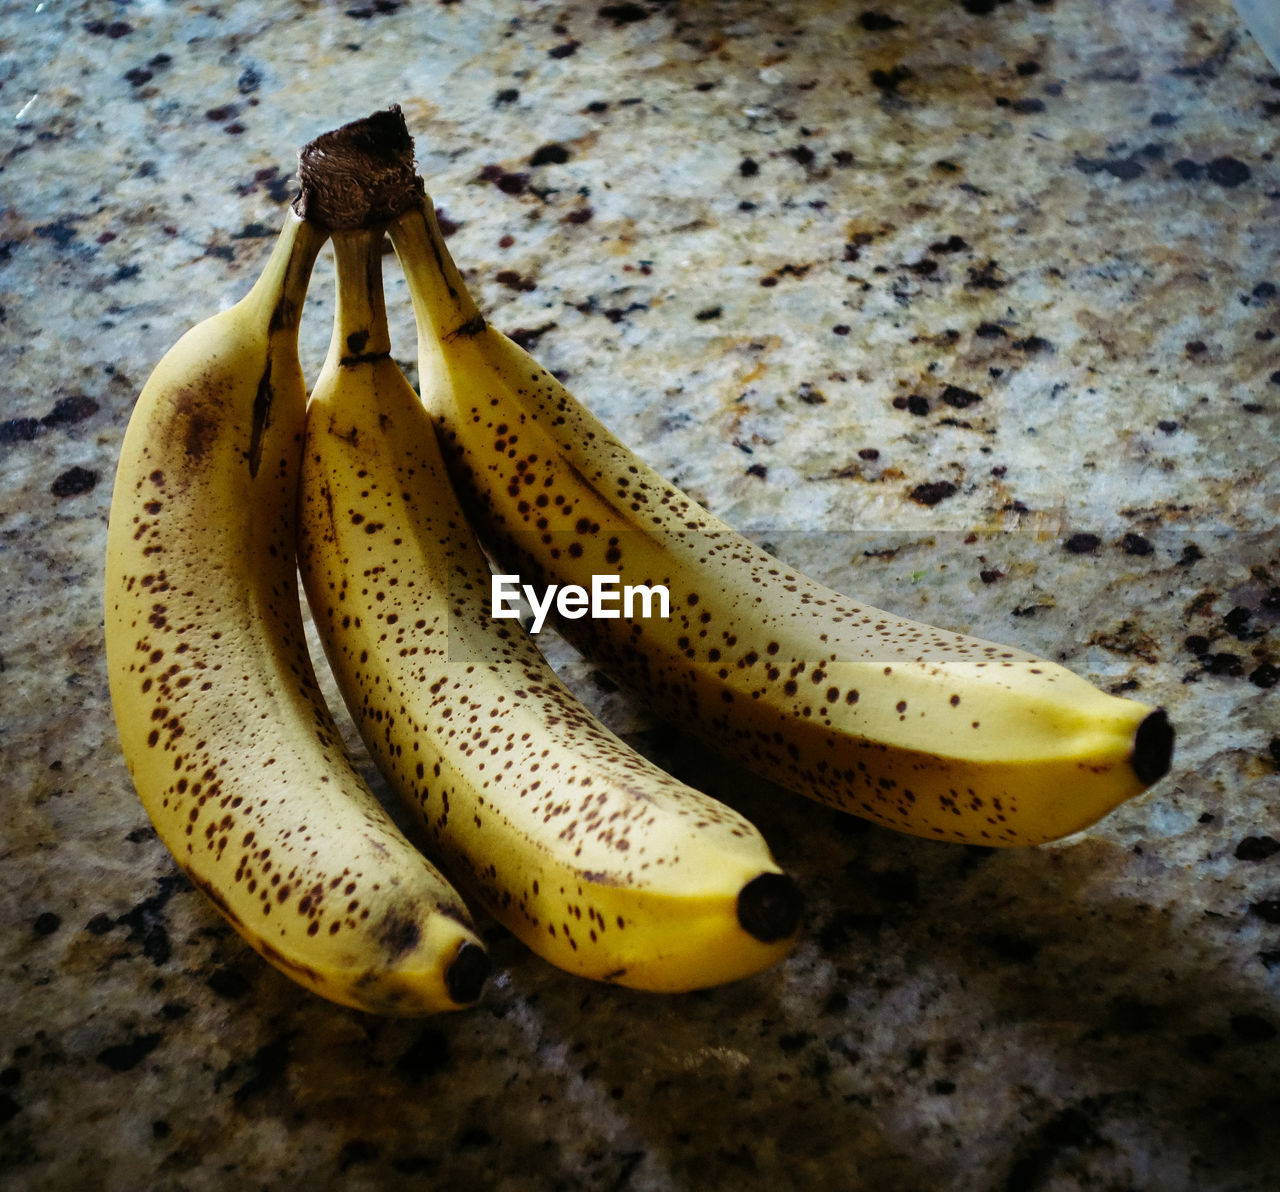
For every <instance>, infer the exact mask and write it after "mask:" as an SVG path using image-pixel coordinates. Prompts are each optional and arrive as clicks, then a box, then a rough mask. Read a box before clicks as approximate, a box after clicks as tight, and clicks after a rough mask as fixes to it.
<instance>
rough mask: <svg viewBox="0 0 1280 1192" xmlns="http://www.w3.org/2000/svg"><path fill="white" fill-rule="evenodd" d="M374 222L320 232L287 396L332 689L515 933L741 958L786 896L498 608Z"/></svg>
mask: <svg viewBox="0 0 1280 1192" xmlns="http://www.w3.org/2000/svg"><path fill="white" fill-rule="evenodd" d="M383 238H384V229H383V228H382V227H381V226H379V227H375V228H373V229H372V230H370V231H363V232H360V231H352V232H339V231H335V232H334V233H333V244H334V251H335V255H336V260H337V278H338V285H337V290H338V293H337V313H336V315H335V321H334V333H333V339H332V342H331V345H330V349H329V354H328V357H327V359H326V361H325V364H324V367H323V369H322V370H321V373H320V375H319V377H318V378H317V380H316V383H315V385H314V386H313V388H312V393H311V398H310V402H309V404H308V409H307V433H306V448H305V452H304V462H303V471H302V483H301V494H302V496H301V529H300V537H299V563H300V570H301V573H302V577H303V582H304V584H305V586H306V591H307V597H308V602H309V603H310V605H311V609H312V612H313V615H314V618H315V622H316V625H317V628H318V630H319V633H320V637H321V640H322V641H323V643H324V646H325V650H326V652H327V654H328V657H329V662H330V665H331V668H332V670H333V672H334V674H335V676H336V678H337V682H338V685H339V687H340V689H341V690H342V692H343V695H344V698H345V699H346V702H347V705H348V707H349V708H350V710H351V712H352V715H353V717H354V719H355V721H356V724H357V725H358V727H359V729H360V732H361V733H362V735H363V737H364V739H365V742H366V743H367V745H368V747H369V750H370V752H371V753H372V755H373V756H374V757H375V758H376V760H377V762H378V764H379V766H380V768H381V769H382V771H383V773H384V774H385V775H386V777H387V778H388V780H389V781H390V783H391V784H392V786H394V787H395V788H396V789H397V790H398V791H399V792H400V793H401V795H402V796H403V797H404V799H405V800H406V802H407V803H408V805H409V806H410V807H411V808H413V809H414V810H415V811H416V813H417V814H418V815H419V816H420V818H421V820H422V822H423V824H424V825H425V828H426V830H427V832H428V833H429V835H430V837H431V840H432V841H433V842H434V845H435V846H436V849H437V850H438V853H439V854H440V856H441V857H442V859H443V863H444V864H445V865H446V867H447V869H448V871H449V873H450V874H451V876H453V877H454V878H455V880H457V881H458V882H459V883H460V884H461V885H462V886H463V888H464V889H466V890H467V891H468V892H469V893H471V894H473V895H474V896H475V897H476V898H477V899H478V900H479V901H481V902H482V903H483V904H484V906H485V907H486V908H487V909H488V910H489V911H490V912H491V913H492V914H493V915H494V917H495V918H497V919H498V920H499V921H500V922H501V923H503V924H505V925H506V926H507V927H508V928H509V929H510V930H511V931H512V932H513V933H514V934H515V935H516V936H517V937H519V938H520V939H521V940H523V941H524V942H525V943H526V944H527V945H528V946H529V947H530V948H531V949H532V950H533V951H534V952H536V953H538V954H539V955H541V956H542V957H544V958H545V959H547V960H548V961H550V962H551V963H553V964H555V965H557V966H559V967H561V968H563V969H566V970H568V971H570V972H572V973H576V974H579V975H582V976H585V977H591V978H595V979H597V980H602V981H609V982H614V983H617V984H621V985H627V986H631V987H634V988H641V989H649V990H657V991H680V990H687V989H693V988H699V987H704V986H709V985H714V984H718V983H721V982H725V981H729V980H732V979H735V978H738V977H743V976H746V975H748V974H750V973H754V972H757V971H759V970H760V969H763V968H765V967H766V966H768V965H770V964H772V963H773V962H774V961H776V960H778V959H779V958H780V957H781V956H782V955H783V954H784V953H785V952H786V951H787V949H788V948H789V946H790V943H791V941H792V938H793V935H794V933H795V929H796V927H797V923H798V918H799V900H798V895H797V893H796V889H795V886H794V884H793V883H792V882H791V880H790V879H789V878H788V877H786V876H785V875H784V874H782V873H781V872H780V870H779V868H778V866H777V864H776V863H775V861H774V860H773V858H772V857H771V855H770V853H769V850H768V847H767V846H766V844H765V842H764V840H763V839H762V838H761V836H760V834H759V833H758V832H757V831H756V830H755V829H754V828H753V827H752V825H751V824H749V823H748V822H747V821H746V820H744V819H743V818H742V817H741V816H740V815H738V814H737V813H736V812H733V811H731V810H730V809H729V808H727V807H724V806H722V805H721V804H719V803H717V802H715V801H714V800H712V799H711V798H709V797H708V796H706V795H703V794H701V793H699V792H697V791H694V790H692V789H690V788H688V787H686V786H684V785H682V784H681V783H678V782H677V781H676V780H675V779H673V778H671V777H670V776H669V775H667V774H666V773H664V772H663V771H662V770H660V769H659V768H657V767H656V766H654V765H653V764H651V763H650V762H648V761H647V760H646V759H644V758H642V757H640V756H639V755H638V754H636V753H635V752H634V751H632V750H631V749H629V748H628V747H627V746H626V745H625V744H624V743H623V742H622V741H621V740H619V739H618V738H617V737H615V736H614V735H613V734H612V733H610V732H609V731H608V730H607V729H606V728H605V727H604V726H603V725H601V724H600V723H599V722H598V721H596V720H595V719H594V718H593V717H592V716H591V715H590V713H589V712H588V711H587V710H586V709H585V708H584V707H583V706H582V705H581V704H580V703H579V702H578V701H577V700H576V699H575V698H574V697H573V695H572V694H571V693H570V692H569V691H568V690H567V689H566V688H565V687H564V686H563V685H562V684H561V683H560V681H559V680H558V679H557V677H556V675H555V673H554V671H552V670H551V668H550V667H549V666H548V665H547V663H546V662H545V660H544V659H543V658H542V655H541V654H540V653H539V652H538V651H537V649H536V648H535V647H534V646H533V643H532V642H531V641H530V640H529V638H528V637H527V636H526V635H525V633H524V631H523V630H522V629H521V628H520V626H519V625H518V624H516V623H514V622H509V621H507V622H504V621H500V620H494V619H493V618H492V617H491V616H490V615H489V607H488V602H489V596H490V571H489V565H488V561H487V560H486V559H485V557H484V555H483V553H482V552H481V550H480V547H479V545H478V543H477V542H476V541H475V539H474V537H473V535H472V533H471V530H470V528H469V527H468V526H467V524H466V522H465V521H464V518H463V515H462V511H461V509H460V508H459V506H458V504H457V501H456V498H455V496H454V494H453V491H452V488H451V487H450V484H449V481H448V477H447V474H446V472H445V469H444V464H443V461H442V460H441V458H440V454H439V449H438V447H437V445H436V440H435V436H434V432H433V428H432V425H431V421H430V418H429V416H428V415H427V413H426V411H425V410H424V409H423V407H422V404H421V402H420V401H419V400H418V397H417V395H416V394H415V393H414V392H413V390H412V388H410V386H409V384H408V382H407V381H406V380H405V377H404V375H403V373H402V372H401V371H400V369H399V367H398V366H397V365H396V363H395V361H394V360H393V359H392V358H391V356H390V342H389V338H388V330H387V320H386V311H385V305H384V298H383V289H382V277H381V260H380V253H381V244H382V241H383Z"/></svg>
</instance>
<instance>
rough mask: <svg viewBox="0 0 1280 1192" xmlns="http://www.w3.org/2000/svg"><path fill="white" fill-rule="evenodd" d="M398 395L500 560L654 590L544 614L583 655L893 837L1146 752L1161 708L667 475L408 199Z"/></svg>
mask: <svg viewBox="0 0 1280 1192" xmlns="http://www.w3.org/2000/svg"><path fill="white" fill-rule="evenodd" d="M389 230H390V234H391V239H392V242H393V245H394V247H395V249H396V251H397V253H398V254H399V257H400V260H401V263H402V265H403V267H404V270H405V274H406V277H407V280H408V284H409V290H410V294H411V296H412V299H413V304H414V309H415V313H416V317H417V322H418V337H419V357H420V359H419V381H420V388H421V396H422V399H423V401H424V403H425V404H426V405H427V407H428V409H429V410H430V411H431V413H432V414H433V416H434V418H435V420H436V424H437V426H438V428H439V431H440V443H441V447H442V449H443V451H444V454H445V457H446V460H447V463H448V467H449V469H450V472H451V475H452V477H453V479H454V482H455V486H456V488H457V490H458V493H459V496H460V498H461V500H462V502H463V505H464V507H465V508H466V510H467V512H468V515H469V517H470V518H471V519H472V522H473V524H474V525H475V527H476V529H477V532H478V533H479V535H480V538H481V541H482V542H483V543H484V544H485V547H486V549H487V550H488V551H489V552H490V554H491V555H492V556H493V557H494V558H495V560H496V562H497V564H498V566H499V568H500V569H501V570H503V571H505V572H511V573H518V574H520V575H521V576H522V577H523V578H525V579H528V580H531V581H532V583H533V584H534V585H535V586H537V585H546V584H549V583H552V582H554V583H559V584H575V585H578V586H581V587H584V588H589V587H590V585H591V577H592V576H593V575H598V574H613V575H617V576H620V577H621V579H622V582H624V583H627V584H643V585H649V586H652V585H657V584H661V585H665V586H666V587H667V588H668V590H669V592H670V601H671V616H670V618H669V619H668V620H665V621H662V620H641V619H632V620H626V619H603V618H600V619H592V618H589V617H581V618H578V619H573V620H561V621H559V622H557V623H558V625H559V628H560V629H561V631H562V632H563V633H564V634H565V636H566V637H568V638H569V639H570V640H571V641H572V642H573V643H574V644H575V645H576V646H578V647H579V648H580V649H581V650H582V651H583V652H584V653H585V654H587V655H588V656H589V657H591V658H593V659H594V660H595V661H596V662H597V663H598V664H599V665H600V666H601V667H602V669H604V670H606V671H608V672H609V673H611V674H612V675H613V676H614V677H616V678H617V679H619V680H620V681H622V682H623V683H624V684H625V685H627V686H629V687H631V688H632V689H633V690H634V691H636V692H637V693H639V694H640V695H641V696H642V697H643V698H644V699H645V700H646V701H647V702H648V703H649V704H650V706H652V707H654V708H655V709H657V710H659V711H660V712H661V713H662V714H663V715H664V716H666V717H668V718H669V719H671V720H672V721H674V722H675V723H677V724H679V725H682V726H685V727H688V728H689V729H691V730H693V731H695V732H696V733H698V734H699V735H700V736H701V737H702V738H704V739H705V740H706V741H707V742H708V743H710V744H711V745H712V746H713V747H714V748H716V749H718V750H720V751H722V752H723V753H725V754H727V755H729V756H731V757H733V758H734V759H735V760H738V761H741V762H742V763H743V764H744V765H746V766H747V767H750V768H752V769H754V770H756V771H758V772H759V773H761V774H763V775H765V776H767V777H769V778H771V779H773V780H775V781H776V782H778V783H779V784H781V785H783V786H786V787H789V788H791V789H793V790H795V791H798V792H801V793H803V794H805V795H808V796H810V797H811V798H813V799H816V800H818V801H820V802H823V803H826V804H829V805H832V806H835V807H839V808H843V809H844V810H846V811H849V812H852V813H854V814H856V815H860V816H863V817H865V818H867V819H871V820H874V821H877V822H879V823H881V824H885V825H887V826H889V827H891V828H896V829H899V830H901V831H904V832H909V833H913V834H917V835H922V836H926V837H931V838H934V839H939V840H951V841H967V842H971V843H976V844H984V845H1027V844H1036V843H1041V842H1044V841H1049V840H1054V839H1057V838H1059V837H1062V836H1065V835H1067V834H1069V833H1072V832H1075V831H1078V830H1080V829H1082V828H1085V827H1087V826H1088V825H1090V824H1092V823H1094V822H1095V821H1096V820H1098V819H1099V818H1100V817H1102V816H1103V815H1105V814H1106V813H1107V812H1109V811H1110V810H1112V809H1113V808H1114V807H1115V806H1116V805H1118V804H1119V803H1121V802H1122V801H1123V800H1125V799H1128V798H1130V797H1131V796H1133V795H1136V794H1137V793H1139V792H1140V791H1142V790H1143V789H1145V788H1146V787H1147V786H1149V785H1150V784H1151V783H1153V782H1155V781H1156V780H1157V779H1158V778H1160V777H1161V776H1162V775H1163V774H1164V773H1165V772H1166V771H1167V769H1168V766H1169V761H1170V756H1171V753H1172V746H1173V732H1172V729H1171V728H1170V726H1169V723H1168V720H1167V719H1166V717H1165V714H1164V712H1163V711H1160V710H1158V709H1155V708H1152V707H1150V706H1147V705H1145V704H1142V703H1138V702H1136V701H1133V700H1127V699H1121V698H1117V697H1114V696H1111V695H1107V694H1105V693H1103V692H1101V691H1099V690H1098V689H1097V688H1095V687H1094V686H1093V685H1091V684H1090V683H1088V682H1087V681H1085V680H1084V679H1082V678H1080V677H1078V676H1076V675H1074V674H1072V673H1071V672H1069V671H1067V670H1066V669H1064V668H1063V667H1061V666H1058V665H1056V664H1054V663H1051V662H1048V661H1045V660H1043V659H1039V658H1036V657H1034V656H1033V655H1031V654H1028V653H1025V652H1023V651H1020V650H1015V649H1010V648H1006V647H1004V646H1000V645H996V644H994V643H991V642H986V641H981V640H978V639H976V638H971V637H966V636H963V635H961V634H957V633H951V632H946V631H944V630H941V629H935V628H933V627H931V626H927V625H922V624H917V623H914V622H911V621H906V620H902V619H899V618H897V617H894V616H892V615H891V614H889V613H886V612H882V611H881V610H879V609H876V608H871V607H868V606H866V605H863V604H860V603H858V602H856V601H853V600H850V599H849V598H847V597H845V596H842V595H840V594H839V593H837V592H834V591H831V590H830V589H827V588H825V587H823V586H821V585H819V584H817V583H815V582H813V581H811V580H809V579H807V578H806V577H804V576H803V575H799V574H797V573H796V572H795V571H793V570H792V569H790V568H788V567H787V566H786V565H785V564H783V563H781V562H779V561H778V560H777V559H775V558H773V557H772V556H770V555H769V554H768V553H767V552H765V551H764V550H762V549H761V548H760V547H758V546H756V545H755V544H753V543H752V542H750V541H748V540H747V539H746V538H744V537H743V536H742V535H740V534H738V533H736V532H735V531H733V530H732V529H731V528H730V527H729V526H727V525H725V524H724V523H723V522H721V521H718V520H717V519H716V518H714V517H713V516H712V515H711V514H709V513H708V512H707V511H706V510H705V509H702V508H700V507H699V506H698V505H697V504H696V503H695V502H694V501H692V500H691V499H690V498H689V497H688V496H686V495H685V494H684V493H682V492H680V491H679V490H678V489H677V488H675V487H674V486H672V485H671V484H669V483H667V482H666V481H665V480H664V479H663V478H662V477H661V476H659V475H657V474H656V473H655V472H654V471H653V470H652V469H651V468H649V467H647V466H646V465H645V464H644V463H642V462H641V460H640V459H639V458H638V457H637V456H636V455H635V454H634V453H633V452H631V451H630V450H628V449H627V448H626V447H625V446H624V445H623V444H622V443H620V442H619V441H618V439H617V438H615V437H614V436H613V435H612V434H611V433H610V432H609V431H608V430H607V429H606V428H605V427H604V426H602V425H601V423H600V422H599V421H598V420H597V419H595V418H594V417H593V416H592V415H591V414H590V413H589V412H588V411H587V410H586V409H585V408H584V407H583V406H582V405H581V404H579V403H578V402H577V401H576V400H575V399H574V398H573V397H572V396H571V395H570V394H569V393H568V392H567V391H566V390H565V388H564V386H563V385H561V384H560V383H559V382H558V381H557V380H556V379H555V378H554V377H552V376H551V375H550V374H549V373H548V372H547V371H546V370H545V369H543V368H541V367H540V366H539V365H538V364H537V363H536V362H535V361H533V360H532V359H531V358H530V357H529V356H528V354H527V353H525V352H524V351H523V350H522V349H521V348H520V347H518V346H517V345H516V344H515V343H513V342H512V341H511V340H510V339H508V338H507V337H505V336H504V335H502V334H501V333H499V332H498V331H496V330H494V329H493V328H492V327H490V326H489V325H488V324H487V323H486V322H485V319H484V317H483V316H482V314H481V313H480V311H479V310H478V308H477V307H476V304H475V302H474V301H473V300H472V298H471V296H470V295H469V294H468V293H467V289H466V286H465V285H464V283H463V280H462V277H461V275H460V274H459V272H458V270H457V268H456V266H455V265H454V263H453V261H452V259H451V258H450V255H449V252H448V249H447V248H446V246H445V242H444V238H443V237H442V235H441V233H440V229H439V226H438V224H437V222H436V220H435V217H434V210H433V207H432V205H431V202H430V200H429V199H428V198H427V197H426V196H425V195H424V196H423V200H422V202H420V203H418V204H416V205H414V206H413V207H412V208H410V209H409V210H407V211H406V212H404V213H403V214H402V215H400V216H399V217H398V218H397V219H396V220H395V221H394V222H393V223H392V224H391V226H390V229H389Z"/></svg>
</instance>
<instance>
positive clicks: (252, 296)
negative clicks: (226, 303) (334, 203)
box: [241, 211, 328, 343]
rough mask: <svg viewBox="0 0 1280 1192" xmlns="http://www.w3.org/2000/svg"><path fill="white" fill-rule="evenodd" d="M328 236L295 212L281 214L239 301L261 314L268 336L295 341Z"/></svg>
mask: <svg viewBox="0 0 1280 1192" xmlns="http://www.w3.org/2000/svg"><path fill="white" fill-rule="evenodd" d="M326 239H328V233H327V232H326V231H324V229H322V228H320V227H317V226H316V225H314V224H311V223H308V222H306V221H305V220H303V219H302V218H301V217H299V216H298V215H297V214H296V213H295V212H293V211H290V212H288V214H287V215H286V216H285V221H284V226H283V227H282V228H281V229H280V235H279V236H278V237H277V238H276V243H275V247H274V248H272V250H271V256H270V257H268V258H267V263H266V265H265V266H264V267H263V270H262V273H261V274H260V275H259V277H258V280H257V281H255V282H254V283H253V286H252V287H251V288H250V290H249V292H248V293H247V294H246V295H245V296H244V298H243V299H241V301H242V302H243V303H244V304H245V306H246V307H253V308H254V309H255V310H256V312H257V314H258V315H260V316H261V321H262V324H263V325H266V326H267V327H268V328H269V333H270V335H271V336H272V337H273V338H274V337H275V336H277V335H286V336H290V337H292V340H293V342H294V343H296V342H297V337H298V327H299V326H300V325H301V322H302V305H303V302H304V300H305V299H306V296H307V287H308V286H309V285H310V283H311V272H312V270H313V269H314V267H315V263H316V257H317V256H319V254H320V249H321V248H322V247H323V246H324V242H325V240H326Z"/></svg>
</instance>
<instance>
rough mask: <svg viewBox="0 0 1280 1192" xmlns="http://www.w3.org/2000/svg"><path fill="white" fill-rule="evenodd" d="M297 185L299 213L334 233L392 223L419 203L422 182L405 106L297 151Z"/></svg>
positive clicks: (295, 206) (354, 123) (324, 136)
mask: <svg viewBox="0 0 1280 1192" xmlns="http://www.w3.org/2000/svg"><path fill="white" fill-rule="evenodd" d="M298 181H299V182H300V183H301V184H302V193H301V194H300V195H299V196H298V197H297V199H295V200H294V204H293V209H294V211H296V212H297V214H298V215H299V216H300V217H301V218H303V219H305V220H307V221H308V222H309V223H313V224H316V225H318V226H319V227H322V228H325V229H326V230H328V231H331V232H333V231H339V232H340V231H356V230H359V229H363V228H372V227H375V226H377V225H378V224H387V223H390V222H391V221H392V220H393V219H395V218H396V217H397V216H400V215H403V214H404V213H405V212H406V211H408V210H410V209H411V208H413V207H415V206H418V205H420V204H421V203H422V196H423V193H424V191H423V184H422V179H421V178H419V177H418V175H417V173H416V172H415V171H414V165H413V137H411V136H410V135H409V128H408V125H406V124H405V119H404V114H403V113H402V112H401V111H400V105H399V104H393V105H392V106H391V107H389V108H386V109H384V110H383V111H380V112H374V113H373V114H372V115H371V116H365V117H364V118H363V119H360V120H353V121H352V122H351V123H350V124H344V125H342V126H341V127H340V128H335V129H333V130H332V131H331V132H326V133H321V135H320V136H318V137H316V138H315V140H313V141H309V142H308V143H307V144H306V145H304V146H303V147H302V149H301V150H300V151H299V153H298Z"/></svg>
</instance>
